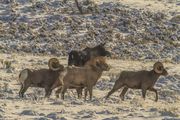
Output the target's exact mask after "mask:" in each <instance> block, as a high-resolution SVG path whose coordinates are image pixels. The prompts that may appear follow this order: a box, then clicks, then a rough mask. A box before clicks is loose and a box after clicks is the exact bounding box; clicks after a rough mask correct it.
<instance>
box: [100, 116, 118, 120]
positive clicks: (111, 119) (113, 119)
mask: <svg viewBox="0 0 180 120" xmlns="http://www.w3.org/2000/svg"><path fill="white" fill-rule="evenodd" d="M102 120H119V117H110V118H104V119H102Z"/></svg>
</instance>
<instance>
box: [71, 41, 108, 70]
mask: <svg viewBox="0 0 180 120" xmlns="http://www.w3.org/2000/svg"><path fill="white" fill-rule="evenodd" d="M104 45H105V43H102V44H99V45H97V46H95V47H93V48H89V47H87V48H85V49H83V50H82V51H76V50H72V51H71V52H70V53H69V57H68V66H71V65H75V66H78V67H82V66H84V65H85V63H86V62H87V61H89V60H90V59H93V58H95V57H98V56H103V57H104V56H108V57H110V56H111V53H110V52H109V51H107V50H106V49H105V48H104Z"/></svg>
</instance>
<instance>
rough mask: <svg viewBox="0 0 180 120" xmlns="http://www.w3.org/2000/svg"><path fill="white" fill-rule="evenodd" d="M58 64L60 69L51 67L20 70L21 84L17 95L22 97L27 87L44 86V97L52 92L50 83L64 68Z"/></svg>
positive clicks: (51, 83) (52, 82) (57, 77)
mask: <svg viewBox="0 0 180 120" xmlns="http://www.w3.org/2000/svg"><path fill="white" fill-rule="evenodd" d="M58 66H59V68H60V69H59V70H56V71H54V70H52V69H39V70H31V69H24V70H22V71H21V72H20V74H19V82H20V84H21V89H20V91H19V96H20V97H23V96H24V93H25V92H26V91H27V89H28V88H29V87H41V88H45V97H49V96H50V94H51V92H52V89H51V87H52V85H53V84H54V82H55V81H56V80H57V79H59V76H61V72H62V70H63V69H64V67H63V66H62V65H58ZM56 69H57V67H56Z"/></svg>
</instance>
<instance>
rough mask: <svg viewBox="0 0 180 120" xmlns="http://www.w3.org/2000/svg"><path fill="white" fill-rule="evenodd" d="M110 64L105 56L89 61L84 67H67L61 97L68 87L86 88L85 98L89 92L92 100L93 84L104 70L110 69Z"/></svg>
mask: <svg viewBox="0 0 180 120" xmlns="http://www.w3.org/2000/svg"><path fill="white" fill-rule="evenodd" d="M109 69H110V67H109V65H108V64H107V63H106V61H105V58H104V57H96V58H93V59H91V60H90V61H88V62H87V63H86V64H85V66H84V67H67V71H66V75H65V76H64V78H63V80H62V84H63V85H62V90H61V98H62V99H64V94H65V92H66V90H67V89H68V88H76V89H83V88H84V87H86V89H85V100H86V96H87V92H89V95H90V100H91V99H92V90H93V86H94V85H95V84H96V82H97V81H98V79H99V78H100V77H101V75H102V73H103V71H108V70H109Z"/></svg>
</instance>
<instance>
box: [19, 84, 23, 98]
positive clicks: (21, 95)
mask: <svg viewBox="0 0 180 120" xmlns="http://www.w3.org/2000/svg"><path fill="white" fill-rule="evenodd" d="M22 90H23V84H21V88H20V90H19V97H23V94H22Z"/></svg>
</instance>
